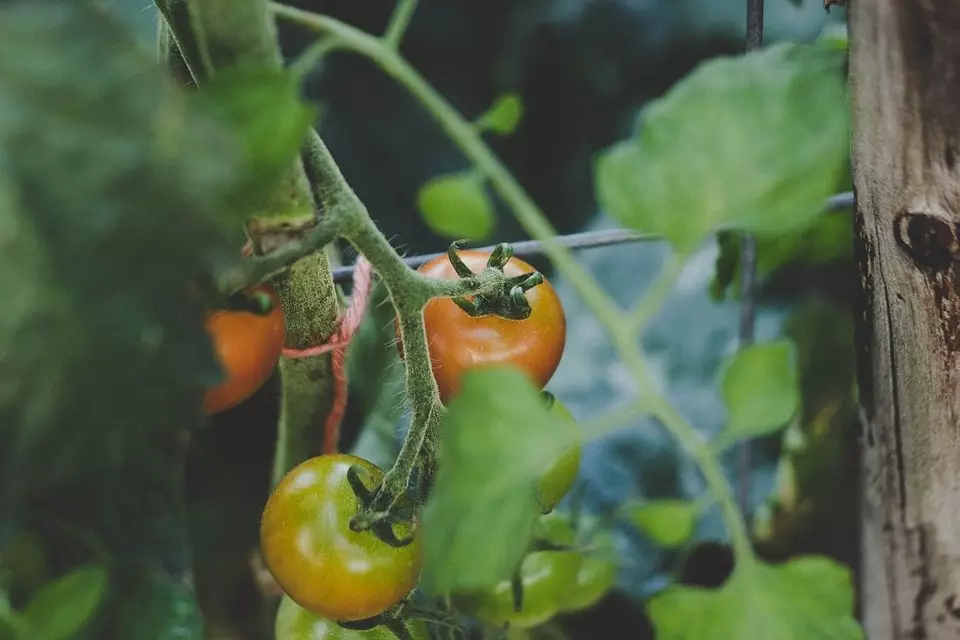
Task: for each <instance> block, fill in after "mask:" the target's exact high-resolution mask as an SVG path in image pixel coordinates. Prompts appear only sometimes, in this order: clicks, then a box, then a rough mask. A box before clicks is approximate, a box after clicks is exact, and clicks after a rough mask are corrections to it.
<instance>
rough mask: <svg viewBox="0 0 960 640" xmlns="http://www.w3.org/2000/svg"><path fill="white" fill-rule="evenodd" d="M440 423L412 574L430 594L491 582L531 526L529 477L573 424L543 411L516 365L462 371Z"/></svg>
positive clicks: (533, 507)
mask: <svg viewBox="0 0 960 640" xmlns="http://www.w3.org/2000/svg"><path fill="white" fill-rule="evenodd" d="M443 430H444V434H443V442H442V445H441V453H440V465H439V471H438V473H437V478H436V484H435V486H434V489H433V492H432V493H431V496H430V500H429V501H428V503H427V506H426V508H425V509H424V513H423V541H424V560H423V562H424V564H423V577H422V580H421V584H422V585H423V588H424V589H425V590H426V591H427V592H428V593H431V594H439V593H444V592H448V591H473V590H481V589H485V588H489V587H493V586H494V585H496V584H498V583H500V582H501V581H503V580H506V579H508V578H509V577H510V576H511V574H512V572H513V570H514V569H515V568H516V567H517V566H518V565H519V563H520V561H521V559H522V558H523V554H524V552H525V551H526V549H527V545H528V543H529V542H530V539H531V537H532V535H533V531H534V525H535V523H536V520H537V516H538V515H539V510H538V508H537V500H536V485H537V481H538V479H539V478H540V477H541V475H542V474H543V473H544V472H545V471H546V470H547V469H548V468H549V466H550V464H551V463H552V462H553V461H554V460H555V459H556V456H558V455H559V454H560V453H561V452H562V451H563V450H564V449H565V448H566V447H567V446H569V444H570V443H571V442H572V441H573V438H575V437H577V435H578V434H577V432H576V430H575V429H574V428H573V424H572V423H567V422H564V421H557V420H555V419H553V418H552V416H551V415H550V413H549V412H548V411H547V408H546V405H545V404H544V402H543V400H542V398H541V396H540V394H539V393H538V391H537V390H536V389H535V388H534V386H533V384H532V383H531V382H530V380H529V379H528V378H527V377H526V376H525V375H524V374H523V373H521V372H520V371H518V370H516V369H513V368H508V367H502V366H496V367H485V368H483V369H478V370H475V371H471V372H469V373H467V374H466V375H465V376H464V378H463V383H462V387H461V391H460V392H459V393H458V394H457V395H456V396H455V397H454V399H453V400H452V401H451V403H450V412H449V414H448V416H447V419H446V421H445V422H444V425H443Z"/></svg>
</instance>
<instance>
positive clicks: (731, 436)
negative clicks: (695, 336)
mask: <svg viewBox="0 0 960 640" xmlns="http://www.w3.org/2000/svg"><path fill="white" fill-rule="evenodd" d="M796 360H797V358H796V349H795V348H794V346H793V343H792V342H790V341H789V340H772V341H769V342H764V343H759V344H753V345H750V346H748V347H746V348H744V349H741V350H740V351H737V352H736V353H735V354H733V355H732V356H731V357H729V358H728V359H727V361H726V362H725V363H724V366H723V370H722V371H721V372H720V376H719V379H720V393H721V395H722V396H723V403H724V405H725V406H726V408H727V425H726V427H725V428H724V430H723V431H722V432H720V433H719V434H717V438H716V441H715V443H714V444H715V446H717V447H718V448H720V447H721V445H723V446H726V445H729V444H731V443H733V442H735V441H737V440H739V439H744V438H753V437H757V436H761V435H765V434H767V433H771V432H773V431H777V430H779V429H782V428H783V427H785V426H786V425H787V423H788V422H789V421H790V420H791V418H793V417H794V416H796V415H797V412H798V411H799V410H800V383H799V379H798V377H799V374H798V372H797V362H796Z"/></svg>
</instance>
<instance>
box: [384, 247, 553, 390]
mask: <svg viewBox="0 0 960 640" xmlns="http://www.w3.org/2000/svg"><path fill="white" fill-rule="evenodd" d="M489 256H490V252H489V251H479V250H464V251H461V252H460V257H461V259H462V260H463V262H464V264H466V265H467V266H468V267H469V268H470V269H471V270H472V271H474V272H475V273H479V272H481V271H483V269H484V267H486V264H487V258H488V257H489ZM419 271H420V272H421V273H423V274H424V275H427V276H430V277H432V278H444V279H447V280H454V279H456V278H457V277H458V276H457V273H456V271H455V270H454V268H453V265H451V264H450V259H449V258H448V257H447V256H446V255H442V256H440V257H437V258H434V259H433V260H431V261H429V262H427V263H426V264H424V265H423V266H422V267H420V269H419ZM534 271H535V269H534V268H533V267H532V266H530V265H529V264H527V263H526V262H524V261H523V260H520V259H518V258H510V260H509V261H508V262H507V264H506V265H505V266H504V269H503V272H504V274H506V275H507V276H518V275H521V274H524V273H532V272H534ZM526 297H527V301H528V302H529V303H530V309H531V313H530V316H529V317H527V318H526V319H524V320H511V319H507V318H501V317H499V316H492V315H491V316H480V317H476V318H474V317H471V316H470V315H468V314H467V313H466V312H465V311H464V310H463V309H461V308H460V307H458V306H457V304H456V303H455V302H454V301H453V300H450V299H449V298H434V299H433V300H431V301H430V302H428V303H427V305H426V306H425V307H424V309H423V321H424V324H425V326H426V330H427V340H428V341H429V345H430V358H431V360H432V364H433V375H434V377H435V378H436V380H437V386H438V387H439V388H440V398H441V399H442V400H443V402H447V401H448V400H449V399H450V398H451V397H452V396H453V394H455V393H456V392H457V389H458V388H459V384H460V378H461V376H462V375H463V373H464V372H465V371H467V370H469V369H473V368H476V367H479V366H483V365H487V364H509V365H513V366H515V367H517V368H519V369H520V370H522V371H523V372H525V373H526V374H527V375H529V376H530V378H531V379H532V380H533V382H534V383H535V384H536V385H538V386H539V387H540V388H543V387H544V385H546V384H547V382H548V381H549V380H550V378H551V376H553V373H554V372H555V371H556V370H557V366H558V365H559V364H560V357H561V356H562V355H563V348H564V346H565V344H566V339H567V321H566V316H565V315H564V312H563V306H562V305H561V304H560V298H559V297H558V296H557V292H556V291H555V290H554V288H553V285H551V284H550V283H549V282H548V281H546V280H544V281H543V283H542V284H539V285H537V286H535V287H533V288H531V289H529V290H528V291H527V292H526ZM401 355H402V353H401Z"/></svg>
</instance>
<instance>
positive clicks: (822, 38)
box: [816, 22, 850, 52]
mask: <svg viewBox="0 0 960 640" xmlns="http://www.w3.org/2000/svg"><path fill="white" fill-rule="evenodd" d="M849 42H850V38H849V35H848V33H847V25H846V24H845V23H843V22H831V23H828V24H826V25H824V27H823V29H822V30H821V31H820V35H818V36H817V39H816V44H817V45H819V46H824V47H833V48H834V49H837V50H840V51H844V52H846V50H847V49H848V48H849V46H850V43H849Z"/></svg>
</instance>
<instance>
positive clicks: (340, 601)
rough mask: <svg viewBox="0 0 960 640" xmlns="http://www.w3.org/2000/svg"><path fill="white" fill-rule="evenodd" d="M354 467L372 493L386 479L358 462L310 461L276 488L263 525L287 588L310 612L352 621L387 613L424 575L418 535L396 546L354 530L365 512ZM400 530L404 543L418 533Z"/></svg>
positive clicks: (344, 458) (266, 553)
mask: <svg viewBox="0 0 960 640" xmlns="http://www.w3.org/2000/svg"><path fill="white" fill-rule="evenodd" d="M351 466H356V467H357V469H358V471H359V473H360V478H361V480H362V481H363V483H364V484H365V485H366V486H367V487H369V488H371V489H372V488H373V487H374V486H375V485H376V484H377V483H378V482H379V481H380V479H381V478H382V477H383V471H381V470H380V469H379V468H378V467H377V466H376V465H374V464H373V463H371V462H369V461H368V460H364V459H362V458H358V457H356V456H351V455H347V454H331V455H323V456H318V457H316V458H311V459H309V460H307V461H305V462H302V463H301V464H299V465H298V466H296V467H295V468H293V469H292V470H291V471H290V472H289V473H287V475H285V476H284V477H283V479H282V480H281V481H280V482H279V483H278V484H277V487H276V488H275V489H274V491H273V493H272V494H271V495H270V498H269V499H268V500H267V504H266V507H264V510H263V518H262V520H261V523H260V547H261V550H262V552H263V559H264V562H265V564H266V566H267V569H269V571H270V573H271V574H272V575H273V577H274V578H275V579H276V581H277V584H279V585H280V588H281V589H283V591H284V592H285V593H286V594H287V595H288V596H290V598H292V599H293V600H294V601H295V602H296V603H297V604H298V605H300V606H301V607H303V608H304V609H306V610H307V611H309V612H310V613H312V614H314V615H317V616H321V617H324V618H330V619H333V620H346V621H350V620H363V619H366V618H370V617H373V616H375V615H377V614H379V613H382V612H383V611H384V610H385V609H387V608H388V607H390V606H392V605H394V604H396V603H397V602H399V601H400V600H401V599H402V598H403V597H404V596H406V595H407V594H408V593H410V591H412V590H413V588H414V587H415V586H416V584H417V579H418V578H419V575H420V537H419V536H418V535H415V537H414V541H413V542H411V543H410V544H408V545H406V546H404V547H392V546H390V545H388V544H387V543H385V542H383V541H382V540H380V539H379V538H378V537H377V536H376V535H375V534H374V533H373V532H372V531H362V532H359V533H358V532H355V531H353V530H352V529H350V519H351V518H352V517H353V516H354V515H356V514H357V511H358V509H359V507H360V503H359V500H358V498H357V497H356V494H355V493H354V491H353V488H352V487H351V486H350V482H349V480H348V479H347V472H348V470H349V469H350V467H351ZM394 529H395V532H396V534H397V537H398V538H403V537H407V536H408V535H409V534H410V533H411V530H410V528H409V527H406V526H396V527H394ZM413 533H416V532H415V531H414V532H413Z"/></svg>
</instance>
